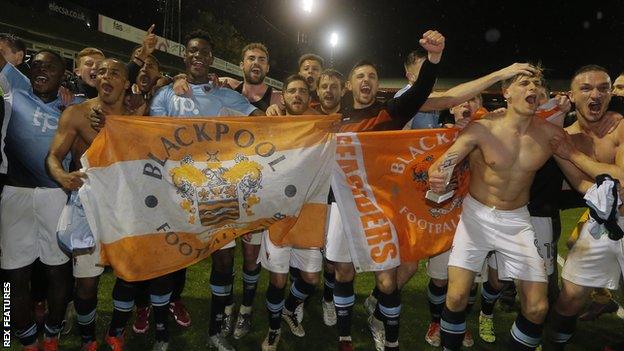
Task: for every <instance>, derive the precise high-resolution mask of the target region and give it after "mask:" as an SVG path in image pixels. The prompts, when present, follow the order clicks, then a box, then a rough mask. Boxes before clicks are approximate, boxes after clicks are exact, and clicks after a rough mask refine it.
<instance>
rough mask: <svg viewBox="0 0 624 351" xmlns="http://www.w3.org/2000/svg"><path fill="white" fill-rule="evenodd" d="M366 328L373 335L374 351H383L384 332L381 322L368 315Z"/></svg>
mask: <svg viewBox="0 0 624 351" xmlns="http://www.w3.org/2000/svg"><path fill="white" fill-rule="evenodd" d="M368 328H369V329H370V331H371V334H373V341H374V342H375V350H377V351H384V344H385V343H386V331H385V329H384V325H383V322H382V321H380V320H379V319H377V318H375V316H373V315H370V316H369V317H368Z"/></svg>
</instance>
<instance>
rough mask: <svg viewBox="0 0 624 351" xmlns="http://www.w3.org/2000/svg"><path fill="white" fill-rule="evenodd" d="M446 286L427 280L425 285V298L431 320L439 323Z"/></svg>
mask: <svg viewBox="0 0 624 351" xmlns="http://www.w3.org/2000/svg"><path fill="white" fill-rule="evenodd" d="M447 288H448V286H446V285H445V286H444V287H439V286H437V285H435V284H434V283H433V281H432V280H429V285H428V286H427V300H429V312H430V313H431V321H432V322H435V323H440V318H441V316H442V309H444V302H445V301H446V290H447Z"/></svg>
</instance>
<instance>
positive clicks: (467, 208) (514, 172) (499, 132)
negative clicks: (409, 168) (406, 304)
mask: <svg viewBox="0 0 624 351" xmlns="http://www.w3.org/2000/svg"><path fill="white" fill-rule="evenodd" d="M542 85H543V84H542V77H541V73H540V72H539V71H537V70H535V71H534V74H533V75H516V76H514V77H512V78H510V79H509V80H506V81H504V82H503V94H504V96H505V98H506V99H507V102H508V109H507V111H506V113H505V115H504V116H503V117H502V118H501V117H498V118H496V117H485V118H483V119H481V120H478V121H475V122H474V123H471V124H470V125H468V127H466V128H465V129H464V131H463V132H462V133H461V134H460V135H459V137H458V138H457V140H456V141H455V143H454V144H453V145H452V146H451V147H450V148H449V149H448V150H447V151H446V152H445V153H444V154H443V155H442V157H440V158H439V159H438V160H437V161H436V162H435V163H434V164H433V165H432V166H431V167H430V168H429V183H430V186H431V189H432V190H434V191H436V192H440V193H443V192H445V191H446V187H447V184H446V181H445V175H444V174H443V173H442V172H441V171H440V170H439V166H440V165H441V163H442V162H443V161H444V160H445V159H446V158H447V157H449V155H456V156H457V161H456V162H460V161H462V160H463V159H465V158H466V157H467V158H468V162H469V165H470V174H471V177H470V188H469V192H470V193H469V194H468V195H466V197H465V199H464V203H463V211H462V215H461V219H460V222H459V224H458V226H457V231H456V233H455V239H454V241H453V247H452V249H451V255H450V258H449V267H448V277H449V283H448V292H447V296H446V304H445V307H444V310H443V312H442V320H441V323H440V324H441V329H442V333H441V334H442V346H443V347H445V348H446V349H449V350H459V349H460V347H461V344H462V340H463V337H464V333H465V331H466V314H465V309H466V306H467V304H468V295H469V292H470V288H471V287H472V284H473V282H474V279H475V276H476V274H477V272H480V271H481V268H482V267H483V263H484V261H485V258H486V256H487V255H488V253H489V252H490V251H495V252H496V253H497V254H498V255H497V260H498V262H497V263H498V267H499V269H501V268H503V269H504V270H505V271H506V273H507V274H506V276H507V277H510V278H513V279H516V280H518V288H519V290H520V291H521V294H520V296H521V307H522V308H521V313H520V314H519V315H518V317H517V319H516V321H515V323H514V324H513V326H512V329H511V335H512V339H511V345H512V349H531V350H532V349H535V348H536V347H537V346H538V345H539V343H540V338H541V334H542V329H543V322H544V318H545V316H546V312H547V310H548V300H547V275H546V269H545V266H544V261H543V259H542V258H541V257H540V255H539V253H538V250H537V248H536V247H535V244H534V238H535V233H534V231H533V227H532V226H531V222H530V216H529V212H528V210H527V208H526V204H527V203H528V201H529V189H530V185H531V183H532V181H533V177H534V175H535V172H536V171H537V170H538V169H539V168H540V167H541V166H542V165H543V164H544V163H545V162H546V161H547V160H548V158H550V156H552V151H551V149H550V146H549V141H550V140H551V139H553V137H554V136H555V135H558V134H561V129H560V128H558V127H556V126H554V125H552V124H550V123H548V122H546V121H544V120H541V119H538V118H535V117H534V115H535V111H536V110H537V107H538V102H537V94H538V91H539V89H540V87H541V86H542Z"/></svg>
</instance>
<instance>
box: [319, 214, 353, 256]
mask: <svg viewBox="0 0 624 351" xmlns="http://www.w3.org/2000/svg"><path fill="white" fill-rule="evenodd" d="M324 252H325V258H327V259H328V260H330V261H333V262H342V263H350V262H353V260H352V259H351V253H350V252H349V242H348V241H347V234H346V233H345V231H344V228H343V227H342V219H341V218H340V212H339V210H338V204H337V203H335V202H332V204H331V208H330V210H329V224H328V226H327V238H325V250H324Z"/></svg>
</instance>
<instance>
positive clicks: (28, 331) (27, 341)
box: [15, 322, 37, 346]
mask: <svg viewBox="0 0 624 351" xmlns="http://www.w3.org/2000/svg"><path fill="white" fill-rule="evenodd" d="M15 336H16V337H17V338H18V339H19V341H20V343H21V344H22V345H23V346H28V345H32V344H34V343H35V342H37V324H35V323H34V322H33V324H31V325H29V326H28V327H26V328H24V329H18V330H16V331H15Z"/></svg>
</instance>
